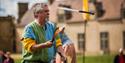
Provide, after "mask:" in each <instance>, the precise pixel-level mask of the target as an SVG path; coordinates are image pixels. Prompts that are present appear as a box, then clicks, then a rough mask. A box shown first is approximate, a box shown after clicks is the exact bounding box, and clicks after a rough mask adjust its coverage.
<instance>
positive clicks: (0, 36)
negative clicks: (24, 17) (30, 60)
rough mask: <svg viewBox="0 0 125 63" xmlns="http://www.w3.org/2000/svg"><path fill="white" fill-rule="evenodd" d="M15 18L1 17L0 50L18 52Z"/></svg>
mask: <svg viewBox="0 0 125 63" xmlns="http://www.w3.org/2000/svg"><path fill="white" fill-rule="evenodd" d="M13 19H14V18H13V17H11V16H7V17H0V50H4V51H10V52H16V39H15V38H16V29H15V25H14V23H13Z"/></svg>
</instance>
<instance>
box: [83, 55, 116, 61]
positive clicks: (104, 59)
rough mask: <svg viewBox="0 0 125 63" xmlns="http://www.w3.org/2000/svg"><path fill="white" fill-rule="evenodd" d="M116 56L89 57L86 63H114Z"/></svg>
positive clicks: (86, 58)
mask: <svg viewBox="0 0 125 63" xmlns="http://www.w3.org/2000/svg"><path fill="white" fill-rule="evenodd" d="M113 58H114V55H102V56H87V57H85V62H84V63H113Z"/></svg>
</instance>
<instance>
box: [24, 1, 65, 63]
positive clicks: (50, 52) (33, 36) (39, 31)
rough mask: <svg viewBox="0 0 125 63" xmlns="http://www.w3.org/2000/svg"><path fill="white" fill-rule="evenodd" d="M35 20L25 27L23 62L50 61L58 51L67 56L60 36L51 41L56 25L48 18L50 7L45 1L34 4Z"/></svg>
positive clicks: (48, 62)
mask: <svg viewBox="0 0 125 63" xmlns="http://www.w3.org/2000/svg"><path fill="white" fill-rule="evenodd" d="M33 9H34V11H33V12H34V17H35V20H34V21H33V22H31V23H30V24H28V25H27V26H26V27H25V30H24V33H23V36H22V44H23V61H22V62H23V63H50V62H51V60H52V59H53V58H54V56H55V53H56V51H58V52H60V53H61V55H62V56H63V57H65V55H64V52H63V49H62V42H61V39H60V36H59V35H57V36H56V37H55V41H54V43H52V42H51V40H52V37H53V35H54V32H55V30H56V26H55V24H54V23H52V22H50V21H48V20H47V18H48V16H49V9H48V6H47V4H45V3H37V4H35V5H34V6H33Z"/></svg>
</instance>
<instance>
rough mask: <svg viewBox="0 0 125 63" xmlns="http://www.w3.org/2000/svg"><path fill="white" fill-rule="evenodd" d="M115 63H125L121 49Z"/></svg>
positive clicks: (124, 56)
mask: <svg viewBox="0 0 125 63" xmlns="http://www.w3.org/2000/svg"><path fill="white" fill-rule="evenodd" d="M114 63H125V55H124V53H123V49H122V48H120V49H119V54H118V55H116V56H115V58H114Z"/></svg>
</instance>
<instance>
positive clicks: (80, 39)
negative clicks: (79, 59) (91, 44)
mask: <svg viewBox="0 0 125 63" xmlns="http://www.w3.org/2000/svg"><path fill="white" fill-rule="evenodd" d="M78 49H79V50H85V35H84V34H83V33H78Z"/></svg>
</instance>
